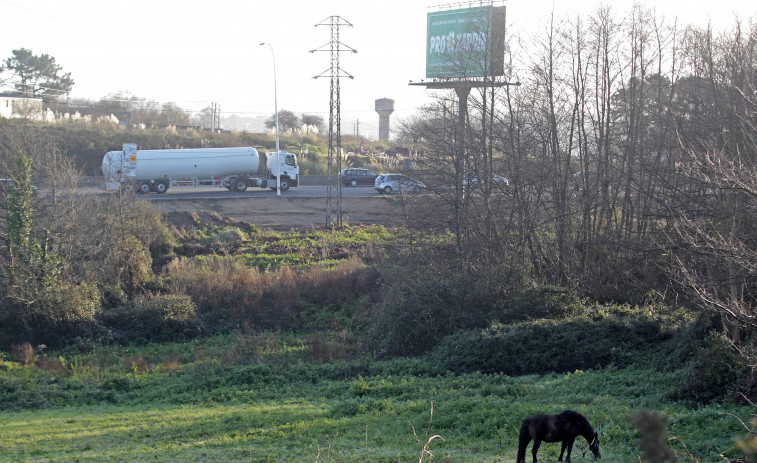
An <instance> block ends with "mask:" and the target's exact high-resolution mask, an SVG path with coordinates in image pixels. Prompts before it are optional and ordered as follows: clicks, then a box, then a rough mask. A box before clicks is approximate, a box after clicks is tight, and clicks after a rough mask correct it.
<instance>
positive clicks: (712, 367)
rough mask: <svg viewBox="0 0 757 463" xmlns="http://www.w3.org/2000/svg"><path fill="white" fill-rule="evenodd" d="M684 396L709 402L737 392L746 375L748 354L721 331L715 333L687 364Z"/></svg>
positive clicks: (682, 389)
mask: <svg viewBox="0 0 757 463" xmlns="http://www.w3.org/2000/svg"><path fill="white" fill-rule="evenodd" d="M685 372H686V374H685V376H684V380H683V382H682V384H681V389H680V391H679V395H680V398H682V399H683V398H685V399H691V400H695V401H699V402H709V401H711V400H716V399H721V398H724V397H726V396H728V395H730V394H733V393H734V392H735V391H736V390H737V389H738V384H737V382H738V380H740V379H741V378H743V377H745V376H746V373H747V368H746V365H745V363H744V357H742V356H741V355H739V354H738V352H736V351H735V349H734V347H733V345H732V344H731V343H730V342H729V341H728V340H727V339H726V337H725V336H724V335H723V334H721V333H716V332H711V333H709V334H708V335H707V337H706V338H705V339H704V340H703V341H702V342H701V344H700V345H699V346H698V347H697V348H696V350H695V352H694V356H693V358H692V359H691V360H690V361H689V362H688V364H687V365H686V370H685Z"/></svg>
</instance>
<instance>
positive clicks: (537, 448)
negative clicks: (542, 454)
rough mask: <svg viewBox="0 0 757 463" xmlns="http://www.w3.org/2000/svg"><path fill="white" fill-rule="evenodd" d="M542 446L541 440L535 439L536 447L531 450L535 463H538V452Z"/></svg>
mask: <svg viewBox="0 0 757 463" xmlns="http://www.w3.org/2000/svg"><path fill="white" fill-rule="evenodd" d="M540 445H541V439H534V446H533V447H532V448H531V454H533V456H534V463H536V452H538V451H539V446H540Z"/></svg>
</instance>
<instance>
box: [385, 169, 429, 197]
mask: <svg viewBox="0 0 757 463" xmlns="http://www.w3.org/2000/svg"><path fill="white" fill-rule="evenodd" d="M373 188H375V189H376V191H378V192H379V193H384V194H389V193H395V192H397V193H398V192H400V191H401V192H403V193H418V192H419V191H421V190H422V189H423V188H426V185H424V184H423V183H421V182H419V181H418V180H416V179H414V178H411V177H408V176H407V175H402V174H384V175H379V176H378V177H376V181H375V182H374V184H373Z"/></svg>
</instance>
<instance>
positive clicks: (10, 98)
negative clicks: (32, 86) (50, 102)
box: [0, 93, 44, 120]
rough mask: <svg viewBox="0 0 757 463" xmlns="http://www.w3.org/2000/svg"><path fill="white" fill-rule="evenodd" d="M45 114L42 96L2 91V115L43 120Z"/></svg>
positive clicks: (0, 96) (0, 97) (0, 99)
mask: <svg viewBox="0 0 757 463" xmlns="http://www.w3.org/2000/svg"><path fill="white" fill-rule="evenodd" d="M43 114H44V102H43V100H42V98H29V97H25V96H19V95H8V94H4V93H0V117H6V118H11V117H18V118H26V119H36V120H42V119H43V117H44V116H43Z"/></svg>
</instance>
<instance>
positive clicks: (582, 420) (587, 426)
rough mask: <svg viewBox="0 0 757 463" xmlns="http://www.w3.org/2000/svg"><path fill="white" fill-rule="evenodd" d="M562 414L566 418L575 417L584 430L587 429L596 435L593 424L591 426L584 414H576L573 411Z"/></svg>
mask: <svg viewBox="0 0 757 463" xmlns="http://www.w3.org/2000/svg"><path fill="white" fill-rule="evenodd" d="M562 414H563V415H565V416H570V417H573V418H574V419H575V420H576V421H578V422H579V423H581V426H582V427H583V428H584V429H586V430H587V431H589V432H590V433H592V434H593V433H594V428H592V427H591V424H589V420H587V419H586V417H584V416H583V415H582V414H580V413H578V412H574V411H573V410H565V411H564V412H562Z"/></svg>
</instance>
